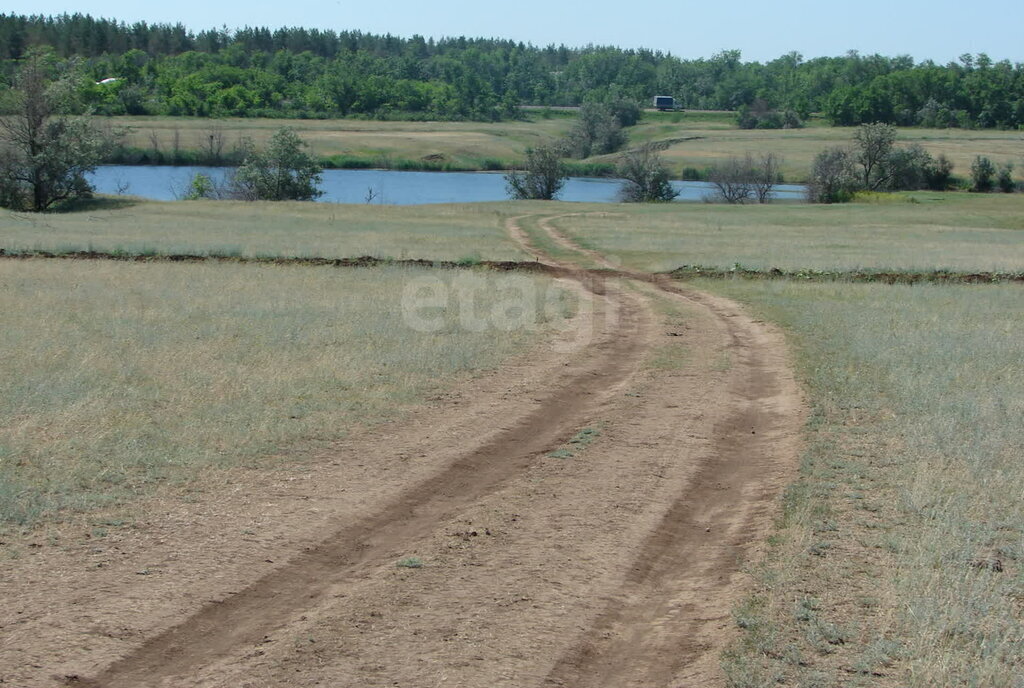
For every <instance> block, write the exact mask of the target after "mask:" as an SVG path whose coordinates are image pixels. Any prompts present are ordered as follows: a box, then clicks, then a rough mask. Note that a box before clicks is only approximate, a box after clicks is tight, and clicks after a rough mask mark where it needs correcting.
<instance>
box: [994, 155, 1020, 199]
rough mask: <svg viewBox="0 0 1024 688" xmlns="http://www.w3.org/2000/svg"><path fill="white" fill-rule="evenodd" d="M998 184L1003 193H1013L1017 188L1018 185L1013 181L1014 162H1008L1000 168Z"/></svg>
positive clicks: (997, 178)
mask: <svg viewBox="0 0 1024 688" xmlns="http://www.w3.org/2000/svg"><path fill="white" fill-rule="evenodd" d="M996 185H997V186H998V187H999V190H1000V191H1002V192H1003V193H1013V192H1014V191H1016V190H1017V185H1016V184H1015V183H1014V181H1013V163H1012V162H1008V163H1006V164H1005V165H1003V166H1002V167H1000V168H999V174H998V175H997V176H996Z"/></svg>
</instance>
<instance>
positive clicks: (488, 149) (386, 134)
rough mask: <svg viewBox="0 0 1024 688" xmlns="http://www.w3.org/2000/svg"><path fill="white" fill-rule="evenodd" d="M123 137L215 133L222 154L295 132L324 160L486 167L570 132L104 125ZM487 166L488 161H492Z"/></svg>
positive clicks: (518, 125)
mask: <svg viewBox="0 0 1024 688" xmlns="http://www.w3.org/2000/svg"><path fill="white" fill-rule="evenodd" d="M100 121H101V122H102V123H103V124H104V125H109V126H110V127H111V128H113V129H123V130H125V132H126V134H127V135H126V137H125V141H124V142H125V144H126V145H128V146H131V147H134V148H141V149H153V148H156V149H159V150H160V151H163V152H164V153H165V154H166V153H168V152H171V151H173V150H175V149H176V147H177V148H179V149H181V150H204V149H205V148H207V147H208V145H209V141H210V136H211V134H212V135H214V136H217V137H223V140H224V143H225V151H228V150H231V149H232V148H233V147H234V146H236V145H237V143H238V141H239V139H240V138H241V137H248V138H250V139H252V140H253V141H254V142H255V143H257V144H259V145H262V144H264V143H265V142H266V141H267V139H269V138H270V137H271V136H272V135H273V133H274V132H275V131H276V130H277V129H278V128H279V127H282V126H289V127H293V128H295V129H296V130H297V131H298V132H299V133H300V134H301V135H302V138H303V139H304V140H305V141H307V142H308V143H309V144H310V147H311V150H312V152H313V153H314V154H315V155H317V156H319V157H322V158H335V157H337V158H346V157H347V158H355V159H361V160H370V161H374V162H376V163H378V164H377V165H376V166H379V167H382V166H387V165H388V161H389V160H392V161H398V160H403V161H404V160H411V161H416V160H420V161H424V160H425V161H433V162H436V163H441V164H443V163H448V164H451V165H453V166H455V167H457V168H465V169H483V168H486V167H493V166H494V164H495V163H496V164H498V165H501V164H505V163H507V162H508V161H510V160H516V159H519V158H522V157H523V156H524V151H525V150H526V148H527V147H529V146H534V145H537V144H539V143H542V142H543V141H545V140H546V139H548V138H558V137H560V136H562V135H563V134H564V133H565V132H566V131H568V128H569V123H570V121H571V120H570V119H569V118H568V117H565V116H556V117H551V118H550V119H544V118H542V117H539V116H537V117H535V118H534V121H528V122H499V123H495V124H490V123H482V122H379V121H373V120H354V119H339V120H271V119H217V120H212V119H202V118H189V117H112V118H103V119H101V120H100ZM488 161H491V162H490V163H488Z"/></svg>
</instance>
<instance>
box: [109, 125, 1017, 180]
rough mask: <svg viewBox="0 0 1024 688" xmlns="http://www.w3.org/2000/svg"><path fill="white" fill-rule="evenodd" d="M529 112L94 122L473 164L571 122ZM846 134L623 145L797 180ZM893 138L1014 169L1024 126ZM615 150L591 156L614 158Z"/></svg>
mask: <svg viewBox="0 0 1024 688" xmlns="http://www.w3.org/2000/svg"><path fill="white" fill-rule="evenodd" d="M529 117H530V120H531V121H523V122H511V121H510V122H497V123H493V124H492V123H482V122H378V121H371V120H350V119H342V120H268V119H237V118H236V119H199V118H176V117H112V118H103V119H101V120H100V122H102V123H104V124H109V125H111V126H112V127H122V128H125V129H126V130H127V132H128V137H127V139H126V142H127V143H128V145H131V146H134V147H138V148H146V149H148V148H152V146H153V142H154V141H155V142H156V145H157V147H158V148H160V150H162V151H164V152H167V151H170V150H172V149H173V148H174V146H175V140H177V146H179V147H180V148H182V149H192V150H199V149H202V148H203V147H204V146H206V145H207V142H208V140H209V137H210V134H211V133H216V134H218V135H222V136H223V137H224V140H225V142H226V146H227V149H228V150H230V148H231V147H232V146H234V145H235V143H236V142H237V141H238V139H239V137H241V136H248V137H250V138H252V139H253V140H254V141H256V142H257V143H262V142H264V141H266V139H267V138H269V136H270V135H271V134H272V133H273V132H274V130H276V129H277V128H278V127H281V126H290V127H295V128H296V129H297V130H298V131H299V132H300V133H301V134H302V136H303V138H304V139H305V140H307V141H308V142H309V143H310V145H311V146H312V150H313V152H314V153H315V154H316V155H318V156H322V157H328V156H351V157H354V158H360V159H371V160H380V161H386V160H388V159H394V160H413V161H416V160H421V161H422V160H433V161H434V162H440V163H444V162H448V163H452V164H455V165H457V166H459V167H465V168H471V169H472V168H482V167H484V166H486V165H493V164H494V163H504V164H507V163H509V162H510V161H516V160H522V159H523V157H524V155H525V150H526V148H527V147H529V146H533V145H536V144H538V143H541V142H543V141H545V140H549V139H553V138H558V137H560V136H562V135H564V134H565V133H566V132H567V131H568V130H569V127H570V126H571V124H572V113H571V112H565V111H554V112H553V113H552V116H550V117H547V118H545V117H543V116H542V115H541V111H530V112H529ZM852 133H853V129H851V128H844V127H829V126H825V125H824V124H823V123H822V122H820V121H817V120H812V121H811V122H809V126H807V127H806V128H803V129H789V130H741V129H738V128H736V126H735V123H734V116H733V115H732V113H705V112H685V113H655V112H648V113H644V117H643V119H642V120H641V122H640V124H639V125H637V126H635V127H632V128H630V129H629V130H628V135H629V144H628V145H630V146H635V145H638V144H641V143H645V142H648V141H661V142H666V144H667V148H666V149H665V151H664V153H663V155H664V156H665V158H666V160H667V161H668V162H669V163H670V165H671V166H672V169H673V172H674V173H675V174H677V175H678V174H680V173H681V172H682V170H683V168H684V167H696V168H698V169H701V168H704V167H706V166H708V165H712V164H714V163H716V162H719V161H721V160H724V159H726V158H728V157H729V156H732V155H743V154H744V153H745V152H747V151H751V152H754V153H769V152H771V153H776V154H778V155H780V156H782V158H783V159H784V165H783V172H784V174H785V176H786V179H787V180H788V181H801V180H803V179H806V176H807V173H808V170H809V169H810V165H811V161H812V160H813V159H814V156H815V155H816V154H817V153H818V151H820V150H822V149H824V148H826V147H828V146H834V145H840V144H844V143H846V142H848V141H849V139H850V137H851V135H852ZM899 140H900V141H901V142H906V143H920V144H921V145H923V146H924V147H925V148H926V149H927V150H928V151H930V152H931V153H932V154H933V155H938V154H940V153H944V154H946V155H947V156H948V157H949V158H950V159H951V160H952V161H953V162H954V164H955V166H956V167H955V169H954V174H957V175H959V176H962V177H966V176H968V175H969V173H970V164H971V161H972V160H973V159H974V157H975V156H976V155H986V156H988V157H990V158H991V159H992V160H993V161H995V162H996V163H999V164H1001V163H1004V162H1012V163H1014V164H1015V165H1016V166H1017V168H1018V176H1021V175H1022V172H1021V169H1022V168H1024V132H1020V131H994V130H984V131H970V130H962V129H916V128H910V129H900V139H899ZM616 155H617V154H613V155H609V156H598V157H594V158H591V159H590V161H592V162H614V160H615V158H616Z"/></svg>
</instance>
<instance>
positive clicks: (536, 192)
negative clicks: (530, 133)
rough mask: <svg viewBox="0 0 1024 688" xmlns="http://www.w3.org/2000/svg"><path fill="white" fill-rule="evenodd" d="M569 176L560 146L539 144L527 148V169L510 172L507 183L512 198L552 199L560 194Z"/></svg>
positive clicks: (506, 176)
mask: <svg viewBox="0 0 1024 688" xmlns="http://www.w3.org/2000/svg"><path fill="white" fill-rule="evenodd" d="M568 176H569V175H568V172H567V171H566V168H565V164H563V163H562V151H561V149H560V148H559V147H558V146H554V145H547V146H537V147H536V148H527V149H526V167H525V169H524V170H522V171H517V170H513V171H511V172H509V173H508V174H507V175H505V184H506V189H508V193H509V196H511V197H512V198H515V199H518V200H526V199H537V200H542V201H550V200H552V199H554V198H556V197H557V196H558V193H559V192H560V191H561V190H562V186H564V185H565V180H566V177H568Z"/></svg>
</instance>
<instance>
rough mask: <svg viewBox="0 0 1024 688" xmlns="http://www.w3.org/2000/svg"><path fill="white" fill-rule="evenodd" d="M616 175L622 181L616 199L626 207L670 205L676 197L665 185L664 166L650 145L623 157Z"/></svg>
mask: <svg viewBox="0 0 1024 688" xmlns="http://www.w3.org/2000/svg"><path fill="white" fill-rule="evenodd" d="M618 173H619V176H620V177H622V178H623V179H624V180H625V182H624V183H623V185H622V188H621V189H620V190H619V198H620V199H621V200H622V201H624V202H626V203H650V202H658V201H671V200H672V199H673V198H675V197H676V196H678V195H679V192H678V191H676V190H675V189H674V188H672V182H670V181H669V174H668V168H666V167H665V162H664V161H663V160H662V159H661V156H660V155H659V154H658V151H657V149H656V148H655V147H654V146H652V145H651V144H645V145H643V146H641V147H640V148H638V149H637V150H635V151H630V152H629V153H627V154H626V155H624V156H623V157H622V160H621V161H620V162H619V167H618Z"/></svg>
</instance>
